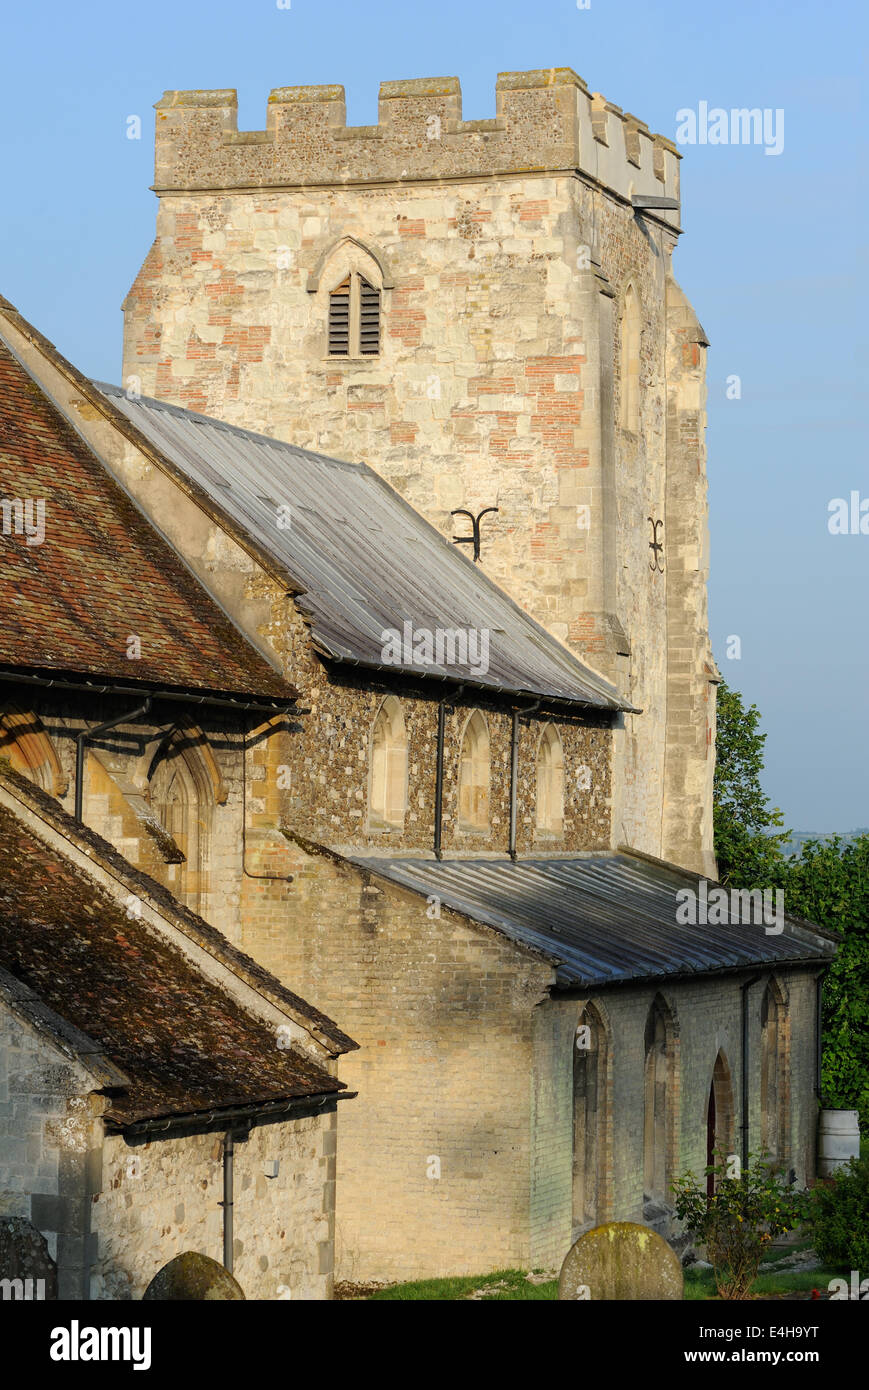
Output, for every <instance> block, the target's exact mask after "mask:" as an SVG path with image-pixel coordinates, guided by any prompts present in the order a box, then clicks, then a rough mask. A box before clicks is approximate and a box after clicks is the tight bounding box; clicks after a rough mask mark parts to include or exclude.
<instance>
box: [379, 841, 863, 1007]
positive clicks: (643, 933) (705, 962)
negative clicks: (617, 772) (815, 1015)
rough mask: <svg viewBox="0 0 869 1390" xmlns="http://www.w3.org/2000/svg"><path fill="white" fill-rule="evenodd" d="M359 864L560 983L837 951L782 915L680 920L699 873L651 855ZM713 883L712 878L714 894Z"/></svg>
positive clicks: (781, 961)
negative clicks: (551, 967)
mask: <svg viewBox="0 0 869 1390" xmlns="http://www.w3.org/2000/svg"><path fill="white" fill-rule="evenodd" d="M353 863H355V864H357V865H358V866H359V867H364V868H366V869H368V870H370V871H373V872H374V873H377V874H380V875H382V876H383V877H384V878H387V879H389V880H390V881H391V882H392V883H396V884H400V885H401V886H402V887H404V888H410V889H411V890H413V891H414V892H417V893H420V894H422V895H423V896H425V897H427V898H429V899H431V897H432V896H434V897H437V898H438V899H439V900H440V902H441V905H442V906H443V907H445V908H452V909H453V910H454V911H456V912H459V913H462V914H463V915H464V916H466V917H470V918H472V919H473V920H474V921H477V922H482V923H485V924H486V925H488V926H491V927H494V928H496V930H498V931H500V932H502V933H503V934H504V935H505V936H506V937H508V938H509V939H510V940H511V941H515V942H516V943H517V944H518V945H522V946H527V947H530V948H531V949H532V950H535V951H538V952H540V953H541V954H542V955H544V956H547V957H548V958H549V959H550V960H551V961H552V962H553V964H555V965H556V966H557V970H556V979H557V985H558V987H559V988H561V989H576V988H585V987H593V988H601V987H603V986H604V985H613V984H628V983H631V982H634V981H640V980H661V981H664V980H666V979H667V978H668V977H673V976H685V975H688V976H691V975H704V974H708V973H713V972H718V971H727V970H739V969H748V968H750V967H752V966H762V965H766V966H768V967H775V966H776V965H788V964H791V965H793V964H797V963H809V964H813V965H824V964H826V963H827V962H828V961H829V960H830V959H831V957H832V955H833V954H834V950H835V940H836V938H834V937H833V936H832V935H831V933H829V932H827V931H825V930H824V929H823V928H821V927H818V926H816V925H815V924H814V923H807V922H801V921H800V920H799V919H797V918H792V917H787V916H784V918H783V922H782V929H781V931H779V932H770V933H767V932H766V930H765V927H764V923H763V922H762V921H761V922H760V924H756V916H755V914H752V920H751V921H745V920H742V921H740V920H738V916H739V914H735V915H734V920H727V921H725V922H723V923H720V924H713V923H699V924H698V925H690V924H689V923H682V922H680V920H679V915H677V914H678V910H679V908H680V905H681V904H683V903H684V902H685V901H686V899H685V898H682V899H677V897H676V894H677V893H678V892H680V890H682V891H684V890H685V889H687V890H689V891H690V892H692V893H695V894H696V895H697V897H698V899H699V898H700V897H701V896H702V889H701V887H700V885H701V883H702V882H703V880H701V879H699V878H698V876H697V875H696V874H691V873H689V872H688V871H687V870H683V869H679V868H677V867H676V866H675V865H673V864H664V863H662V862H661V861H658V860H651V859H649V858H647V857H646V856H645V855H636V854H631V853H628V852H620V853H617V854H613V853H610V854H598V855H584V856H582V857H581V858H580V857H577V858H575V859H556V858H553V859H520V860H517V861H515V862H514V861H512V860H510V859H503V860H502V859H485V860H484V859H478V860H473V859H444V860H441V861H438V860H433V859H410V858H408V859H401V858H395V859H382V858H372V857H368V856H366V857H364V858H363V857H362V856H353ZM715 886H716V885H714V884H707V890H706V891H707V894H708V893H709V892H711V889H712V888H713V887H715ZM770 906H771V907H774V906H775V903H774V900H771V901H770ZM683 915H684V914H683ZM700 915H701V909H700V907H699V904H698V909H697V916H698V919H699V917H700ZM706 915H710V914H706ZM743 915H744V914H743ZM770 916H772V914H770ZM729 917H730V911H729V910H728V918H729ZM769 925H771V926H778V922H773V921H770V923H769Z"/></svg>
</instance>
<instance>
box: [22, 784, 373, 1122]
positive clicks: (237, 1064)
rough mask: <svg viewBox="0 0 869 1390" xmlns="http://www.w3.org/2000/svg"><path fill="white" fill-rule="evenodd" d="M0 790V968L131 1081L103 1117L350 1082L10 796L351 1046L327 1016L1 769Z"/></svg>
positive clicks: (237, 969)
mask: <svg viewBox="0 0 869 1390" xmlns="http://www.w3.org/2000/svg"><path fill="white" fill-rule="evenodd" d="M0 787H2V788H5V789H6V790H7V791H8V792H11V793H12V794H13V796H12V798H9V797H7V798H5V802H6V804H3V805H0V966H2V967H3V968H4V969H5V970H7V971H8V972H9V973H10V974H11V975H12V976H14V977H15V978H16V979H17V980H19V981H20V982H22V983H23V984H24V985H26V986H27V987H28V989H30V990H32V991H33V993H34V994H35V995H36V997H37V998H38V999H39V1000H40V1001H41V1002H42V1003H43V1004H45V1005H46V1006H47V1007H48V1008H50V1009H52V1010H53V1011H54V1012H55V1013H56V1014H57V1015H59V1016H60V1018H61V1019H63V1020H64V1021H65V1022H66V1023H67V1024H71V1025H72V1026H73V1027H74V1028H77V1029H80V1030H81V1032H82V1033H84V1034H86V1035H87V1037H88V1038H90V1039H92V1040H93V1041H95V1042H97V1043H98V1044H99V1045H100V1047H101V1049H102V1052H103V1054H104V1056H105V1058H106V1059H108V1061H109V1062H111V1063H113V1064H114V1065H115V1066H117V1067H119V1068H120V1069H121V1071H122V1072H124V1073H125V1074H126V1075H127V1077H129V1079H130V1084H129V1086H128V1087H127V1088H125V1089H124V1090H123V1091H121V1092H119V1093H117V1094H114V1095H113V1096H112V1099H111V1103H110V1106H109V1109H108V1111H107V1114H106V1118H107V1119H108V1120H109V1121H111V1122H113V1123H115V1124H117V1125H120V1126H124V1125H128V1124H132V1123H135V1122H137V1121H140V1120H143V1119H153V1118H161V1117H169V1116H176V1117H180V1116H182V1115H184V1116H188V1115H191V1114H198V1113H200V1112H208V1111H212V1110H220V1109H225V1108H229V1107H232V1106H241V1105H260V1104H265V1103H268V1102H272V1101H279V1100H289V1099H303V1098H305V1097H308V1096H322V1095H330V1094H336V1093H338V1092H340V1091H342V1090H343V1089H344V1086H343V1083H342V1082H340V1081H338V1080H337V1079H336V1078H335V1077H333V1076H331V1075H330V1074H329V1072H327V1071H326V1070H325V1069H324V1068H323V1067H321V1066H319V1065H318V1064H317V1063H316V1062H315V1061H313V1060H311V1059H310V1058H308V1057H307V1056H304V1055H301V1054H300V1052H299V1051H298V1050H296V1049H293V1050H289V1049H286V1050H285V1049H282V1048H281V1047H279V1046H278V1034H277V1029H276V1028H275V1027H273V1026H270V1025H269V1023H267V1022H266V1021H265V1020H264V1019H263V1018H261V1017H259V1016H258V1015H256V1014H254V1013H253V1012H252V1011H250V1010H249V1009H248V1008H246V1007H245V1006H244V1005H243V1003H242V1002H240V1000H239V998H237V997H236V996H234V995H233V994H231V993H230V992H229V989H228V988H227V987H226V986H225V985H224V984H222V983H220V981H219V980H218V979H216V978H210V976H209V975H208V974H206V973H205V972H204V971H203V970H202V969H200V968H199V967H198V966H197V964H196V962H195V960H193V959H191V958H190V956H188V955H187V953H186V952H185V951H182V949H181V948H180V946H178V945H176V944H174V943H173V942H172V941H171V940H170V939H169V935H168V933H167V934H166V935H163V934H162V933H161V931H160V930H159V928H158V927H156V926H154V925H151V924H149V922H148V921H147V920H146V916H145V915H144V914H140V915H139V916H138V917H137V916H136V915H135V914H129V913H128V912H127V911H125V908H124V903H123V901H121V900H118V899H116V898H115V897H114V896H112V895H111V894H110V893H109V892H108V890H107V889H105V888H104V887H102V886H101V885H100V884H99V883H98V882H97V881H96V880H95V879H94V878H93V877H92V876H91V875H90V874H89V873H88V871H87V869H86V868H84V867H83V866H81V865H79V864H77V863H75V862H73V859H72V858H71V857H67V856H66V855H65V854H64V853H63V852H61V851H60V850H59V849H57V848H55V847H53V846H52V845H50V844H49V843H48V842H47V840H44V839H43V838H42V837H41V835H40V833H39V830H38V827H37V828H33V827H32V826H31V825H30V824H29V823H28V824H25V822H24V820H23V819H22V818H21V815H20V813H16V809H15V802H16V801H17V802H18V803H19V807H20V804H21V803H24V806H25V807H28V804H29V808H35V809H36V810H37V811H38V813H39V814H42V812H43V811H45V812H46V814H45V816H44V819H45V820H46V821H50V823H51V825H52V828H54V829H57V828H60V829H62V830H63V829H66V830H68V831H69V838H70V839H71V840H73V842H76V841H77V842H78V843H79V846H80V847H82V848H84V849H85V851H86V852H87V853H88V855H89V856H90V857H91V858H92V859H99V860H101V861H102V862H103V863H104V864H107V865H109V866H110V867H111V868H112V869H113V870H114V872H115V875H116V876H120V875H123V879H124V880H126V884H125V886H126V887H128V888H129V889H130V890H131V892H132V893H133V894H141V896H142V899H143V902H147V901H148V900H149V899H151V900H152V901H155V902H157V903H158V904H159V906H160V908H161V910H162V911H163V912H164V913H165V915H166V916H167V917H169V918H170V921H171V918H172V915H174V916H175V921H172V926H175V927H181V929H182V930H184V931H185V934H186V935H188V936H189V937H191V938H193V937H194V935H195V936H196V939H197V940H198V941H199V942H200V944H202V945H204V946H205V948H206V949H207V950H208V951H209V953H210V954H211V955H212V956H213V957H214V958H215V959H216V960H218V961H220V962H221V963H222V964H223V965H229V966H230V968H232V969H233V970H234V973H236V974H237V975H238V976H239V978H240V980H243V981H244V982H245V983H252V984H253V985H254V987H257V986H259V987H260V989H261V991H262V992H263V993H265V994H267V995H268V996H269V997H270V998H271V999H272V1000H273V1001H276V1002H277V1003H278V1005H279V1006H280V1004H281V1003H282V1002H284V1001H285V1002H286V1016H287V1018H291V1017H293V1016H296V1017H297V1016H298V1015H299V1014H300V1013H304V1014H307V1017H308V1019H309V1020H311V1021H312V1022H314V1023H315V1024H316V1025H318V1026H319V1027H318V1031H319V1032H320V1033H321V1034H326V1033H327V1032H328V1031H329V1030H331V1033H332V1036H333V1038H334V1039H335V1043H336V1046H337V1048H338V1049H339V1050H347V1049H348V1048H351V1047H354V1046H355V1044H354V1043H353V1042H352V1041H351V1040H350V1039H349V1038H347V1037H346V1035H344V1034H342V1033H341V1032H340V1031H339V1030H338V1029H336V1028H335V1025H334V1024H332V1023H331V1020H329V1019H327V1018H325V1016H324V1015H322V1014H320V1013H319V1012H318V1011H317V1010H314V1009H311V1008H310V1006H308V1005H306V1004H305V1003H304V1001H303V1000H300V999H299V998H298V997H297V996H295V995H293V994H291V993H290V992H289V991H287V990H284V989H283V986H281V985H280V984H279V983H278V981H277V980H275V979H274V978H273V977H271V976H269V975H268V973H267V972H265V971H263V970H261V968H259V967H257V966H255V965H254V962H253V961H250V960H248V958H247V957H245V956H244V955H243V954H242V953H241V952H238V951H235V950H234V948H232V947H231V946H230V945H229V943H228V942H226V941H225V940H224V938H222V937H221V936H220V933H219V932H216V931H215V929H214V928H213V927H209V926H207V924H206V923H204V922H201V921H200V920H199V919H198V918H196V917H195V916H194V915H193V914H192V913H187V912H186V911H185V910H184V909H182V908H180V907H177V905H176V904H175V903H174V899H172V898H171V897H170V896H169V895H168V894H166V893H165V890H160V889H159V887H158V885H156V884H153V883H152V882H151V881H150V880H149V879H147V878H146V877H145V876H144V875H141V874H137V873H136V872H135V871H131V870H130V868H129V866H128V865H127V864H126V862H125V861H124V860H123V859H121V858H120V856H119V855H116V854H115V852H114V851H113V850H112V848H111V846H110V845H108V844H106V842H105V841H102V840H101V839H100V837H99V836H97V835H95V834H94V833H93V832H92V831H83V830H82V828H81V827H79V826H77V825H76V823H75V822H73V821H72V820H71V818H70V817H68V816H66V815H65V813H64V812H63V811H61V810H60V809H59V808H58V807H57V806H56V804H55V805H51V804H50V802H51V799H50V798H48V797H47V796H45V794H44V793H41V792H40V791H39V790H38V789H37V788H34V787H32V786H30V785H29V784H27V783H25V782H24V779H23V778H20V777H18V776H17V774H15V773H14V772H11V771H10V770H9V769H8V768H7V767H5V766H4V767H2V768H0ZM197 927H198V932H197V931H195V929H196V928H197Z"/></svg>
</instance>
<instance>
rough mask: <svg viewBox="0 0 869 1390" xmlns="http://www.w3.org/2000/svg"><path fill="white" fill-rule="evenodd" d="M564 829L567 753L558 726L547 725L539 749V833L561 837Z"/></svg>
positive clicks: (541, 736)
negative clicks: (565, 753)
mask: <svg viewBox="0 0 869 1390" xmlns="http://www.w3.org/2000/svg"><path fill="white" fill-rule="evenodd" d="M563 829H564V750H563V748H562V746H561V739H560V738H559V736H558V730H557V729H556V727H555V725H554V724H547V725H546V726H545V728H544V730H543V733H542V734H541V735H540V742H539V744H538V746H537V830H538V832H542V833H543V834H547V835H560V834H561V833H562V831H563Z"/></svg>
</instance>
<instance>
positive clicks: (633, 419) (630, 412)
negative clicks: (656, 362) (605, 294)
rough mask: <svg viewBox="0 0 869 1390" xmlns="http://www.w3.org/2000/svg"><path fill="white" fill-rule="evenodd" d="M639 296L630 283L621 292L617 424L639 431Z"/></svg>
mask: <svg viewBox="0 0 869 1390" xmlns="http://www.w3.org/2000/svg"><path fill="white" fill-rule="evenodd" d="M641 330H642V321H641V311H640V299H639V295H638V294H637V292H636V290H635V289H634V287H633V285H628V288H627V290H626V292H625V304H624V310H623V312H622V324H621V359H620V372H619V376H620V382H621V426H622V429H623V430H630V431H631V432H632V433H634V434H637V433H639V428H640V336H641Z"/></svg>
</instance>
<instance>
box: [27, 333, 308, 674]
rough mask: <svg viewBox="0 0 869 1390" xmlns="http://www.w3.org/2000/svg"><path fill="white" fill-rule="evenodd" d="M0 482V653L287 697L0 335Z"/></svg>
mask: <svg viewBox="0 0 869 1390" xmlns="http://www.w3.org/2000/svg"><path fill="white" fill-rule="evenodd" d="M0 494H2V499H4V504H3V511H2V518H0V520H2V526H0V531H2V534H0V604H2V608H3V624H2V630H0V667H2V666H7V667H18V668H20V667H26V668H28V669H29V670H33V669H34V668H37V669H39V670H47V671H53V672H63V673H65V674H71V673H87V674H88V675H99V676H102V677H108V678H111V679H114V680H120V681H123V682H125V683H126V682H130V681H135V682H142V683H150V684H154V685H159V686H160V687H161V688H167V687H173V688H177V689H184V690H186V689H194V690H197V691H210V692H214V693H218V692H226V693H230V694H236V695H237V694H247V695H257V696H269V697H275V698H286V699H288V700H290V699H292V697H293V694H294V692H293V691H292V689H291V687H290V686H289V685H288V684H287V683H286V682H285V681H284V680H283V679H282V677H281V676H280V675H279V674H278V672H277V671H276V670H274V669H273V668H272V667H271V666H270V665H269V663H268V662H267V661H266V660H265V658H264V657H262V656H261V655H260V654H259V653H258V652H257V651H256V650H255V648H254V647H252V646H251V645H250V643H249V642H248V641H246V639H245V638H244V637H243V636H242V634H241V633H240V632H239V630H238V629H237V628H235V627H234V626H233V624H232V623H231V622H230V620H229V619H228V618H227V616H226V615H225V614H224V612H223V611H222V610H221V609H220V608H219V607H218V606H217V604H216V603H214V601H213V600H212V599H211V598H210V597H209V595H208V594H207V593H206V591H205V590H204V589H203V588H202V587H201V585H200V584H198V583H197V581H196V580H195V578H194V577H193V576H192V574H191V573H190V571H189V570H188V569H187V568H186V566H185V565H184V564H182V562H181V560H180V559H179V558H178V556H177V555H176V554H175V552H174V551H173V550H172V549H171V548H170V546H169V545H168V544H167V543H166V542H165V541H164V540H163V539H162V538H161V537H160V536H159V535H158V533H157V532H156V531H155V530H154V528H153V527H152V526H151V525H150V524H149V522H148V521H147V520H146V519H145V517H144V516H143V515H142V513H141V512H140V511H139V510H138V508H137V507H136V506H135V505H134V503H133V502H132V501H131V499H130V498H129V497H128V496H127V494H126V493H125V492H124V491H123V490H122V488H121V487H120V486H119V485H118V484H117V483H116V482H115V481H114V479H113V478H112V477H111V476H110V474H109V473H108V471H107V470H106V469H105V468H104V467H103V465H102V464H101V463H100V461H99V460H98V459H97V458H96V457H95V455H94V454H93V453H92V452H91V451H90V449H89V448H88V447H87V445H86V444H85V443H84V442H83V440H82V439H81V438H80V437H79V436H78V435H77V434H76V433H75V431H74V430H73V429H72V427H71V426H70V425H69V424H68V423H67V422H66V420H65V419H64V418H63V416H62V415H61V414H60V413H59V411H58V410H56V409H55V407H54V405H53V404H52V403H51V401H50V400H49V399H48V398H47V397H46V395H45V394H44V393H43V392H42V390H41V389H40V387H39V386H38V385H37V384H36V383H35V382H34V380H33V379H32V378H31V376H30V375H29V374H28V373H27V372H26V371H25V370H24V368H23V367H22V366H21V365H20V363H19V362H18V361H17V359H16V358H15V357H14V355H13V354H12V353H11V351H9V349H8V348H7V346H6V345H5V343H4V342H3V340H2V338H0ZM14 499H19V501H20V502H21V503H22V504H25V503H26V502H27V501H28V499H29V501H30V503H31V505H32V507H33V511H31V513H30V516H29V520H30V522H31V525H32V527H33V531H32V537H31V538H32V540H33V541H34V542H35V543H29V541H28V536H27V535H26V534H21V533H18V534H16V525H18V529H19V532H20V523H19V522H17V518H16V513H15V509H14V508H13V506H12V503H13V500H14ZM39 503H42V504H44V538H43V539H41V541H40V537H39V512H38V510H37V506H38V504H39ZM25 519H28V518H27V516H26V514H25ZM130 637H137V638H138V639H139V643H140V649H141V656H140V657H138V658H133V659H131V658H130V657H129V656H128V654H127V653H128V638H130Z"/></svg>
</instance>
